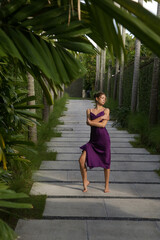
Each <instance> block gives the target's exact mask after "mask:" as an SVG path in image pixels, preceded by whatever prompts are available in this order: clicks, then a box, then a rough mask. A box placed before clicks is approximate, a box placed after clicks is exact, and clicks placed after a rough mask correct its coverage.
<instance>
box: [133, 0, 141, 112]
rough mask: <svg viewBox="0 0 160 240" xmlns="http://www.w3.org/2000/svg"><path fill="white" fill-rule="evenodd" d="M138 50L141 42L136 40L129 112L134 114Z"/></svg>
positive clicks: (139, 1) (137, 78) (136, 94)
mask: <svg viewBox="0 0 160 240" xmlns="http://www.w3.org/2000/svg"><path fill="white" fill-rule="evenodd" d="M138 3H140V4H141V5H143V0H138ZM140 49H141V42H140V41H139V40H138V39H136V43H135V57H134V72H133V82H132V98H131V111H132V112H135V111H136V109H137V102H138V101H137V98H138V81H139V67H140Z"/></svg>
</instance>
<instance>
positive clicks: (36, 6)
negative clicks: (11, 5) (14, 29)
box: [9, 0, 46, 23]
mask: <svg viewBox="0 0 160 240" xmlns="http://www.w3.org/2000/svg"><path fill="white" fill-rule="evenodd" d="M45 4H46V0H41V1H39V0H34V1H31V2H29V4H27V5H26V6H24V7H23V8H22V9H20V11H18V12H16V14H14V15H13V17H12V18H11V20H10V21H9V22H10V23H14V22H17V21H18V22H19V21H23V20H24V19H26V18H27V17H31V16H33V15H34V14H36V13H37V12H38V11H39V10H41V9H42V8H43V7H44V5H45Z"/></svg>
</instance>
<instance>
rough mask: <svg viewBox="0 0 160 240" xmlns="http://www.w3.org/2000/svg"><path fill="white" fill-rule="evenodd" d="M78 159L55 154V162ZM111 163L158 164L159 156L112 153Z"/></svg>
mask: <svg viewBox="0 0 160 240" xmlns="http://www.w3.org/2000/svg"><path fill="white" fill-rule="evenodd" d="M79 157H80V154H79V153H58V154H57V158H56V159H57V160H58V161H61V160H68V161H70V160H75V161H77V160H78V159H79ZM111 161H131V162H132V161H135V162H139V161H140V162H141V161H143V162H147V161H151V162H153V161H156V162H160V156H159V155H151V154H120V153H119V154H116V153H112V155H111Z"/></svg>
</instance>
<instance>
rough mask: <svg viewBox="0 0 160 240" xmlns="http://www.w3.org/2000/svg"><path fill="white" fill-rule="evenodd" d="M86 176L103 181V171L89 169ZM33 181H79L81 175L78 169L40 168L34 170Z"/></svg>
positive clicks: (112, 178)
mask: <svg viewBox="0 0 160 240" xmlns="http://www.w3.org/2000/svg"><path fill="white" fill-rule="evenodd" d="M88 178H89V180H90V181H94V182H102V181H104V174H103V172H102V171H101V172H99V171H94V172H93V171H89V172H88ZM33 179H34V180H35V181H42V182H56V181H81V179H82V177H81V174H80V171H68V170H66V171H47V170H41V171H37V172H35V174H34V175H33ZM110 180H111V181H114V177H113V174H112V175H111V176H110Z"/></svg>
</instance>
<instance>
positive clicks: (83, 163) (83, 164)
mask: <svg viewBox="0 0 160 240" xmlns="http://www.w3.org/2000/svg"><path fill="white" fill-rule="evenodd" d="M79 165H80V170H81V175H82V181H83V186H84V190H83V192H87V186H88V184H89V181H88V180H87V167H86V151H83V153H82V154H81V156H80V159H79Z"/></svg>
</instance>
